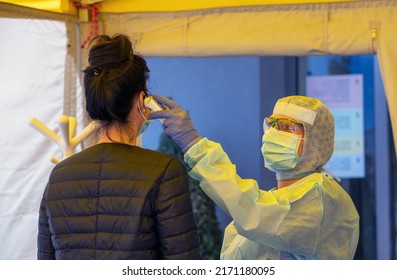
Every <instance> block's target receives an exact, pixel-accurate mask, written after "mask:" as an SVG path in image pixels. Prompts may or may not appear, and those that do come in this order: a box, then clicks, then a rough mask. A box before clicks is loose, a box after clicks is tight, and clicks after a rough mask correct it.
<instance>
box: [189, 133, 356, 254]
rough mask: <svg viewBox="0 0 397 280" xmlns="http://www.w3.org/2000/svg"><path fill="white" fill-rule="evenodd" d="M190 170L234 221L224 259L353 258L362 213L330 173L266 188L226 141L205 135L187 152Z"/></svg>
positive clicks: (224, 242) (228, 232)
mask: <svg viewBox="0 0 397 280" xmlns="http://www.w3.org/2000/svg"><path fill="white" fill-rule="evenodd" d="M185 161H186V162H187V163H188V164H189V166H190V167H191V168H192V170H191V172H190V174H189V175H190V176H191V177H192V178H195V179H197V180H199V181H200V186H201V188H202V189H203V190H204V191H205V193H206V194H207V195H208V196H209V197H210V198H211V199H212V200H213V201H214V202H215V203H216V204H217V205H219V206H220V207H221V208H222V209H223V210H224V211H225V212H226V213H227V214H229V215H230V216H231V217H232V218H233V221H232V222H231V223H230V224H229V225H228V226H227V227H226V229H225V235H224V240H223V246H222V252H221V259H251V260H253V259H269V260H278V259H323V260H326V259H353V257H354V254H355V251H356V247H357V242H358V236H359V216H358V213H357V211H356V208H355V206H354V204H353V202H352V200H351V198H350V196H349V195H348V194H347V193H346V192H345V191H344V190H343V188H342V187H341V186H340V185H339V184H338V183H337V182H336V181H334V180H333V179H332V178H330V177H328V176H327V175H326V174H324V173H320V172H316V173H312V174H310V175H308V176H306V177H304V178H302V179H300V180H299V181H297V182H295V183H294V184H292V185H290V186H288V187H285V188H281V189H272V190H270V191H263V190H260V189H259V187H258V184H257V182H256V181H255V180H251V179H242V178H240V177H239V175H238V174H237V173H236V167H235V165H234V164H233V163H232V162H231V161H230V159H229V157H228V156H227V154H226V153H225V152H224V151H223V149H222V147H221V145H220V144H218V143H215V142H212V141H210V140H208V139H207V138H203V139H201V140H200V141H199V142H198V143H196V144H195V145H193V146H192V147H191V148H190V149H189V150H188V151H187V152H186V154H185Z"/></svg>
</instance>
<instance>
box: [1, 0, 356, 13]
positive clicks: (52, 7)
mask: <svg viewBox="0 0 397 280" xmlns="http://www.w3.org/2000/svg"><path fill="white" fill-rule="evenodd" d="M99 1H100V3H99V10H100V11H101V12H104V13H125V12H154V11H156V12H161V11H162V12H165V11H189V10H202V9H211V8H219V7H241V6H259V5H281V4H302V3H325V2H355V1H357V0H172V1H164V0H102V1H101V0H98V1H96V0H82V1H77V2H82V3H90V2H99ZM0 2H7V3H11V4H15V5H20V6H25V7H30V8H34V9H39V10H45V11H51V12H57V13H66V14H75V13H76V9H75V8H74V6H73V2H74V1H71V0H42V1H31V0H5V1H0Z"/></svg>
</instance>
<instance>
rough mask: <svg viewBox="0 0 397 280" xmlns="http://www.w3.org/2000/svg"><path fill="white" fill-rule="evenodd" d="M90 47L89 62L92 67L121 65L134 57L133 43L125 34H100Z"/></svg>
mask: <svg viewBox="0 0 397 280" xmlns="http://www.w3.org/2000/svg"><path fill="white" fill-rule="evenodd" d="M95 40H97V43H96V44H95V45H94V46H93V47H92V48H91V49H90V52H89V58H88V62H89V64H90V67H91V68H98V67H99V68H106V67H119V66H121V65H122V64H124V63H126V62H129V61H131V60H132V59H133V56H134V54H133V50H132V44H131V41H130V40H129V38H128V37H127V36H125V35H115V36H113V37H112V38H111V37H109V36H108V35H100V36H98V37H97V38H95Z"/></svg>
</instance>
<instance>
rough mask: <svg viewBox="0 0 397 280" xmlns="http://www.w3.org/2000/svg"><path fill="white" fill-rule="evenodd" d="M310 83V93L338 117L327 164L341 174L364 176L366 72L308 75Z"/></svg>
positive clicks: (307, 82)
mask: <svg viewBox="0 0 397 280" xmlns="http://www.w3.org/2000/svg"><path fill="white" fill-rule="evenodd" d="M306 87H307V95H308V96H310V97H315V98H317V99H320V100H321V101H322V102H323V103H324V104H326V105H327V106H328V108H329V109H330V110H331V112H332V114H333V116H334V120H335V146H334V153H333V155H332V158H331V160H330V161H329V162H328V164H327V165H326V166H325V168H326V169H328V170H330V171H331V172H333V173H335V174H336V175H337V176H338V177H340V178H363V177H364V176H365V158H364V156H365V155H364V106H363V96H364V94H363V75H361V74H349V75H332V76H308V77H307V79H306Z"/></svg>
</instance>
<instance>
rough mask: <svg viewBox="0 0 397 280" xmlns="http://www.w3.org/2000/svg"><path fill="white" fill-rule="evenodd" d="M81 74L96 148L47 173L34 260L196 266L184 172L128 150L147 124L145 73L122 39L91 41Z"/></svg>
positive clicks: (169, 161) (154, 155) (165, 159)
mask: <svg viewBox="0 0 397 280" xmlns="http://www.w3.org/2000/svg"><path fill="white" fill-rule="evenodd" d="M95 39H96V43H95V44H94V45H93V46H92V47H91V49H90V51H89V59H88V60H89V66H88V67H87V68H86V69H85V70H84V87H85V98H86V110H87V113H88V115H89V117H90V118H91V119H92V120H96V121H98V123H100V129H99V131H98V139H99V140H98V143H97V144H96V145H93V146H91V147H89V148H87V149H85V150H83V151H81V152H79V153H77V154H75V155H73V156H71V157H69V158H67V159H65V160H63V161H62V162H60V163H59V164H58V165H56V166H55V167H54V169H53V170H52V172H51V174H50V177H49V181H48V183H47V186H46V188H45V191H44V195H43V198H42V201H41V206H40V215H39V233H38V251H37V258H38V259H78V260H81V259H199V258H200V255H199V239H198V234H197V228H196V224H195V221H194V217H193V212H192V205H191V201H190V195H189V183H188V177H187V174H186V170H185V168H184V167H183V165H182V163H181V162H179V161H178V160H177V159H175V158H173V157H171V156H169V155H166V154H163V153H160V152H156V151H152V150H147V149H143V148H141V147H139V146H137V145H136V143H137V141H136V139H137V137H138V135H139V134H141V133H142V132H143V131H144V130H145V128H146V127H147V125H148V124H149V120H148V115H149V114H150V113H151V111H150V109H148V108H145V105H144V98H145V97H146V96H147V95H148V90H147V87H146V84H147V80H148V78H149V69H148V67H147V65H146V61H145V59H144V58H142V57H141V56H139V55H137V54H135V53H134V51H133V49H132V44H131V41H130V40H129V38H128V37H127V36H125V35H122V34H118V35H115V36H113V37H109V36H107V35H101V36H98V37H97V38H95Z"/></svg>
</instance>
